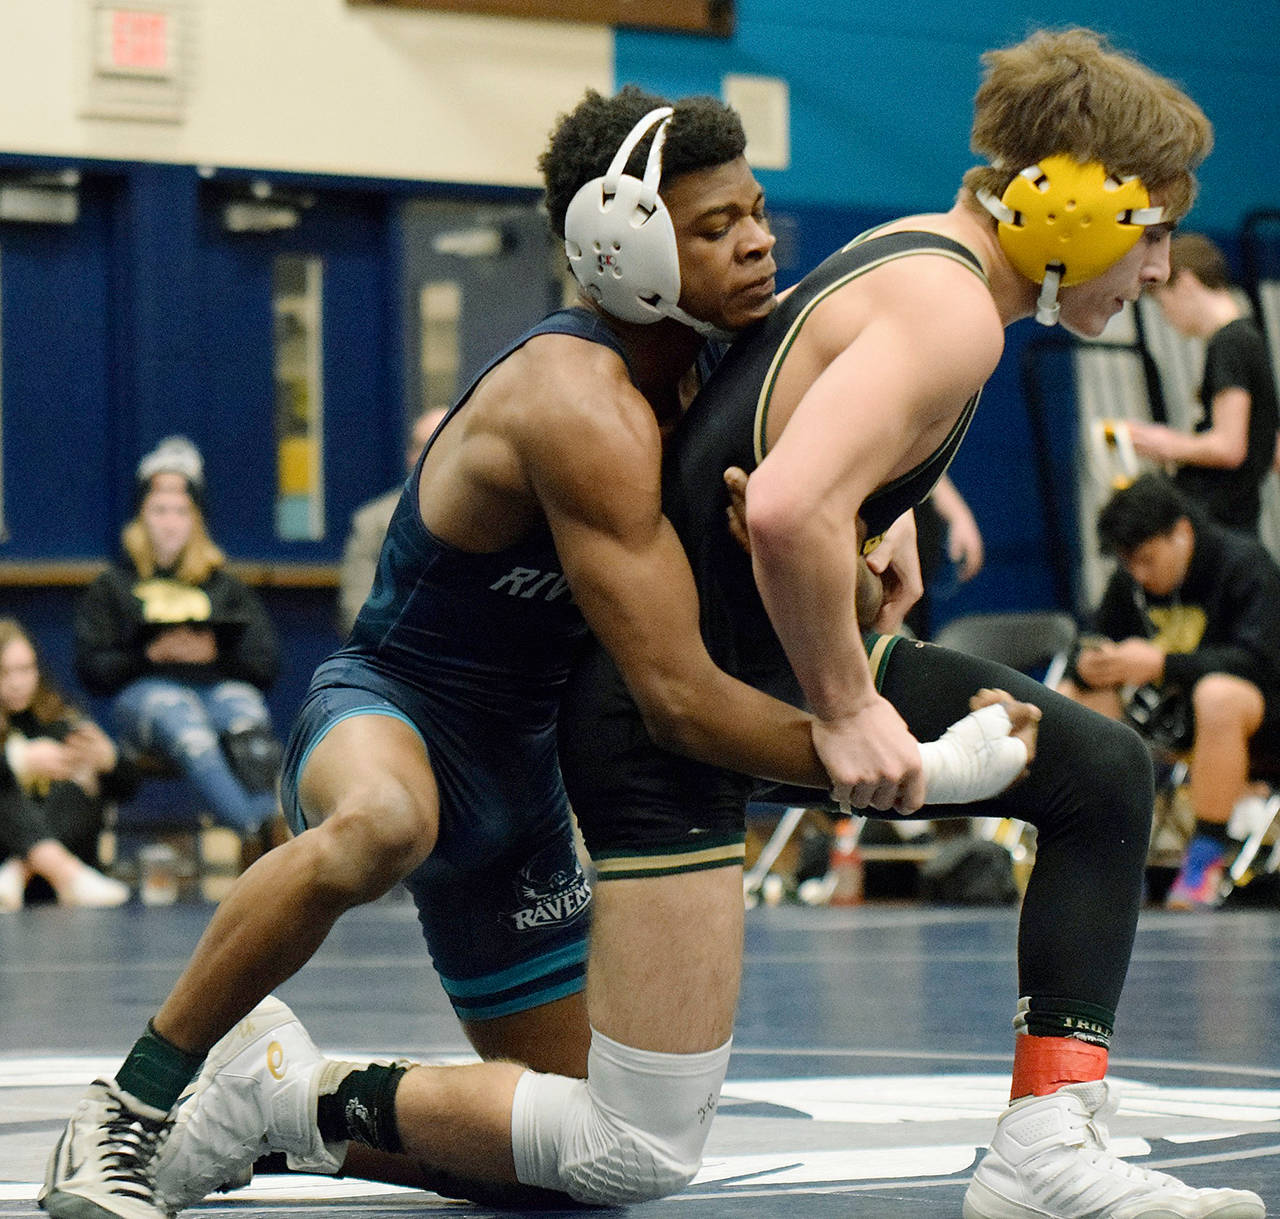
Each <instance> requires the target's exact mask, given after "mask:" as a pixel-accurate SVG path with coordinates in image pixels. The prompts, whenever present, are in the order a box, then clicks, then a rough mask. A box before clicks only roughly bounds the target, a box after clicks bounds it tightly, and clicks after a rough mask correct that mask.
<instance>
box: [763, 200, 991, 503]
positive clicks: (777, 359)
mask: <svg viewBox="0 0 1280 1219" xmlns="http://www.w3.org/2000/svg"><path fill="white" fill-rule="evenodd" d="M883 227H885V226H881V228H883ZM925 231H926V230H923V229H900V230H898V232H897V233H885V234H881V231H880V228H875V229H870V230H869V231H868V232H866V233H862V234H861V235H859V236H857V237H855V238H854V239H853V240H852V241H851V242H849V243H848V245H846V246H843V247H842V248H841V250H840V252H841V253H844V251H845V250H850V249H852V248H853V247H854V246H858V245H862V244H863V243H864V242H866V241H870V240H871V239H872V238H873V237H876V236H878V235H883V236H886V237H892V236H897V235H898V233H923V232H925ZM933 236H937V237H943V238H945V239H946V240H948V241H954V240H955V238H953V237H947V236H946V234H945V233H936V234H933ZM966 248H967V247H966ZM917 254H930V255H933V256H934V257H941V258H949V259H951V260H952V261H953V262H958V263H959V264H960V265H961V266H963V267H966V268H968V269H969V270H970V271H972V272H973V273H974V274H975V275H976V276H977V277H978V278H979V279H980V280H982V282H983V283H984V284H986V285H987V286H988V287H990V284H991V281H990V280H989V279H988V278H987V275H986V272H985V271H983V270H982V268H981V267H979V266H975V265H974V264H973V263H972V262H970V261H969V259H968V258H966V257H965V256H964V255H963V254H961V253H959V252H958V251H956V250H948V249H944V248H942V247H940V246H939V247H935V246H929V247H926V248H924V249H912V250H894V251H893V252H892V253H889V254H885V255H884V256H883V257H881V258H877V259H875V260H874V261H872V262H869V263H867V264H866V265H865V266H861V267H856V268H854V269H853V270H852V271H850V272H849V273H848V274H847V275H842V276H841V277H840V278H839V279H837V280H835V281H833V282H832V283H830V284H828V285H827V286H826V287H825V288H823V289H822V290H821V291H820V292H818V293H816V294H815V295H814V297H813V299H812V300H811V301H809V302H808V303H807V304H806V305H805V306H804V308H803V309H801V310H800V312H799V313H798V314H797V315H796V319H795V321H793V322H792V323H791V325H790V327H789V328H788V329H787V333H786V335H785V336H784V337H783V339H782V341H781V342H780V343H779V344H778V348H777V350H776V351H775V352H774V354H773V359H772V361H770V364H769V371H768V372H767V373H766V374H765V378H764V383H763V384H762V385H761V387H760V396H759V397H758V398H757V399H756V413H755V426H754V428H753V429H752V447H753V448H754V450H755V458H756V465H759V464H760V463H761V462H762V461H763V460H764V459H765V455H766V453H767V452H768V450H767V448H766V446H765V431H766V429H767V426H768V421H769V402H770V399H771V398H772V397H773V389H774V385H775V383H776V382H777V379H778V375H779V373H780V372H781V371H782V363H783V361H784V360H785V359H786V356H787V353H788V352H789V351H790V350H791V346H792V344H793V343H794V342H795V341H796V339H797V338H799V336H800V328H801V327H802V326H803V325H804V323H805V322H806V321H807V320H808V318H809V315H810V314H811V313H812V312H813V311H814V309H815V308H817V306H818V305H820V304H821V303H822V302H823V301H824V300H826V299H827V297H829V296H830V295H831V294H832V293H833V292H835V291H836V290H837V289H839V288H843V287H845V286H846V285H847V284H850V283H852V282H853V281H854V280H855V279H857V278H859V276H862V275H865V274H866V273H867V272H868V271H874V270H875V269H876V268H877V267H881V266H884V265H885V263H889V262H894V261H896V260H897V259H899V258H910V257H912V256H914V255H917ZM974 257H975V258H976V257H977V255H974ZM973 405H974V406H976V405H977V402H976V395H975V400H974V402H973ZM971 415H972V411H964V412H962V414H961V419H959V420H957V421H956V427H959V426H960V424H961V422H962V421H963V422H965V423H966V425H967V422H968V417H970V416H971ZM954 434H955V428H953V429H952V430H951V432H949V433H948V434H947V436H948V439H950V438H951V436H952V435H954ZM939 447H942V446H939ZM911 473H914V471H910V472H908V474H904V475H903V476H902V477H903V478H907V477H909V476H910V474H911ZM898 481H900V480H898V479H895V480H894V483H891V484H888V485H889V486H893V485H894V484H896V483H897V482H898ZM882 489H883V488H882Z"/></svg>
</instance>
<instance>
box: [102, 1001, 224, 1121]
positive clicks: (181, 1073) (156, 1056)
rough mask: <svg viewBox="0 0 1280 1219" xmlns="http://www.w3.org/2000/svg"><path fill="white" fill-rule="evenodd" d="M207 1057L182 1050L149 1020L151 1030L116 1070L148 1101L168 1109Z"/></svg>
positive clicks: (128, 1087) (123, 1085)
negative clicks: (161, 1033)
mask: <svg viewBox="0 0 1280 1219" xmlns="http://www.w3.org/2000/svg"><path fill="white" fill-rule="evenodd" d="M204 1057H205V1056H204V1055H203V1054H189V1053H188V1052H187V1051H186V1050H180V1049H179V1048H178V1047H177V1046H176V1045H174V1044H173V1042H172V1041H168V1040H167V1039H166V1038H164V1037H162V1036H161V1035H160V1034H159V1033H157V1032H156V1030H155V1025H153V1024H152V1023H151V1021H150V1020H148V1021H147V1031H146V1032H145V1033H143V1034H142V1036H141V1037H139V1038H138V1040H137V1041H136V1042H135V1043H134V1046H133V1049H131V1050H130V1051H129V1054H128V1056H127V1057H126V1058H125V1060H124V1063H123V1064H122V1065H121V1067H120V1070H119V1071H117V1072H116V1083H117V1084H118V1085H119V1086H120V1087H121V1088H123V1089H124V1090H125V1091H126V1092H128V1093H129V1095H130V1096H134V1097H137V1099H138V1100H140V1101H141V1102H142V1103H143V1104H144V1105H150V1106H152V1108H155V1109H163V1110H164V1112H165V1113H168V1112H169V1110H170V1109H172V1108H173V1106H174V1105H175V1104H176V1103H177V1100H178V1097H179V1095H180V1094H181V1092H182V1089H183V1088H185V1087H186V1086H187V1084H189V1083H190V1082H191V1080H192V1079H193V1078H194V1077H195V1074H196V1072H197V1071H199V1070H200V1065H201V1063H203V1062H204Z"/></svg>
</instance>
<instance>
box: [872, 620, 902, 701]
mask: <svg viewBox="0 0 1280 1219" xmlns="http://www.w3.org/2000/svg"><path fill="white" fill-rule="evenodd" d="M906 641H907V639H906V636H905V635H877V634H875V633H874V632H872V631H868V632H867V633H866V634H865V635H863V637H862V644H863V647H865V648H866V649H867V661H868V663H869V664H870V666H871V678H872V680H873V681H874V682H875V686H876V690H877V691H879V689H880V683H881V681H882V680H883V678H884V674H885V670H886V669H887V668H888V667H889V656H890V654H891V653H892V652H893V649H894V648H896V647H897V646H898V644H900V643H905V642H906Z"/></svg>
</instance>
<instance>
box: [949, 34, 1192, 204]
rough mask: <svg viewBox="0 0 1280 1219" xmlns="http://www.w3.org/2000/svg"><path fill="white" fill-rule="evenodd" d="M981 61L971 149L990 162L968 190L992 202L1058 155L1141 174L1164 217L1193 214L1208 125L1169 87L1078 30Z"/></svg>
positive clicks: (971, 175) (973, 175)
mask: <svg viewBox="0 0 1280 1219" xmlns="http://www.w3.org/2000/svg"><path fill="white" fill-rule="evenodd" d="M982 61H983V63H984V65H985V67H986V73H985V77H984V79H983V82H982V84H981V86H979V88H978V92H977V94H976V96H975V98H974V119H973V131H972V133H971V136H970V147H971V148H972V149H973V151H974V152H976V153H977V154H978V155H979V156H983V157H986V158H987V160H988V161H989V162H990V164H989V165H983V166H977V167H975V168H973V169H970V170H969V171H968V172H967V173H966V174H965V176H964V185H965V187H966V188H967V189H968V190H969V191H970V192H972V193H974V194H976V193H977V191H978V190H980V189H985V190H988V191H990V192H991V193H992V194H993V195H995V196H996V197H997V198H999V197H1000V196H1001V195H1003V194H1004V191H1005V189H1006V188H1007V187H1008V185H1009V183H1010V182H1012V181H1013V179H1014V178H1015V177H1016V176H1017V175H1018V174H1019V173H1020V172H1021V171H1022V170H1023V169H1025V168H1026V167H1027V166H1029V165H1034V164H1035V163H1036V162H1037V161H1039V160H1040V158H1041V157H1047V156H1052V155H1054V154H1055V153H1061V154H1065V155H1068V156H1071V157H1073V158H1074V159H1075V160H1077V161H1081V162H1085V163H1087V162H1091V161H1098V162H1101V164H1102V165H1104V166H1105V167H1106V168H1107V170H1109V171H1110V172H1111V173H1114V174H1117V175H1120V176H1127V175H1129V174H1134V175H1136V176H1137V177H1139V178H1141V179H1142V182H1143V185H1145V186H1146V188H1147V190H1148V191H1149V192H1151V193H1155V192H1159V193H1160V194H1161V195H1162V196H1163V202H1164V206H1165V218H1166V219H1167V220H1169V221H1177V220H1179V219H1181V218H1182V217H1183V216H1185V215H1186V214H1187V212H1188V211H1190V210H1191V204H1192V202H1193V201H1194V200H1195V195H1196V179H1195V175H1194V173H1193V172H1192V171H1193V170H1194V169H1195V168H1196V166H1198V165H1199V164H1200V162H1201V161H1203V160H1204V158H1205V157H1206V156H1208V154H1209V150H1210V149H1211V148H1212V147H1213V126H1212V124H1211V123H1210V122H1209V120H1208V119H1207V118H1206V117H1205V114H1204V111H1202V110H1201V109H1200V107H1199V106H1197V105H1196V103H1195V102H1194V101H1192V100H1191V98H1190V97H1188V96H1187V95H1186V94H1185V93H1184V92H1183V91H1182V90H1181V89H1179V88H1178V87H1177V85H1175V84H1174V83H1173V82H1172V81H1170V80H1167V79H1165V78H1164V77H1163V76H1159V75H1157V74H1156V73H1155V72H1153V71H1151V69H1150V68H1147V67H1145V66H1144V65H1143V64H1141V63H1139V62H1138V61H1137V60H1136V59H1133V58H1131V57H1130V56H1128V55H1125V54H1123V53H1122V52H1119V51H1116V50H1114V49H1113V48H1112V47H1111V46H1110V44H1109V43H1108V42H1107V40H1106V39H1105V38H1103V37H1102V35H1100V34H1096V33H1095V32H1094V31H1093V30H1086V29H1080V28H1076V29H1068V30H1060V31H1052V30H1039V31H1037V32H1036V33H1034V34H1032V35H1031V36H1030V37H1029V38H1027V39H1025V40H1024V41H1023V42H1020V43H1018V44H1017V45H1016V46H1012V47H1006V48H1004V49H1002V50H994V51H988V52H986V54H984V55H983V56H982ZM975 206H976V205H975Z"/></svg>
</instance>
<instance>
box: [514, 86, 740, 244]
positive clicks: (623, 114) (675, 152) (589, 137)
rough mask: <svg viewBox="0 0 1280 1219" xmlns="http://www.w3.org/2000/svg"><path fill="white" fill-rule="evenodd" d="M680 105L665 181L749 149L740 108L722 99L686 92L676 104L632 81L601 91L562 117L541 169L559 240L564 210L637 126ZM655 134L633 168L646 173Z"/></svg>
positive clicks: (665, 157)
mask: <svg viewBox="0 0 1280 1219" xmlns="http://www.w3.org/2000/svg"><path fill="white" fill-rule="evenodd" d="M659 106H673V107H674V108H675V114H674V115H673V116H672V118H671V125H670V126H669V127H668V128H667V138H666V143H665V144H664V145H663V147H662V181H663V182H664V183H666V182H670V181H671V179H673V178H677V177H679V176H680V175H681V174H687V173H692V172H693V171H694V170H698V169H710V168H713V167H714V166H716V165H724V164H726V163H727V162H729V161H733V160H736V159H737V158H738V157H740V156H741V155H742V154H743V151H744V150H745V149H746V146H747V137H746V135H745V134H744V132H743V130H742V120H741V119H739V118H738V113H737V111H736V110H734V109H732V108H731V107H729V106H726V105H725V104H724V102H722V101H720V100H719V98H715V97H707V96H699V97H686V98H682V99H681V100H680V101H678V102H670V101H668V100H667V99H666V98H664V97H659V96H658V95H657V94H654V93H646V92H645V91H644V90H643V89H640V88H638V87H637V86H635V85H626V86H624V87H623V88H622V89H620V90H619V91H618V92H617V93H616V94H615V95H614V96H613V97H605V96H603V95H602V94H600V93H597V92H596V91H595V90H594V89H588V90H587V93H586V96H585V97H584V98H583V99H582V101H580V102H579V103H578V104H577V106H575V107H574V108H573V110H572V111H570V112H569V113H568V114H565V115H561V116H560V119H559V121H558V122H557V123H556V126H555V129H554V130H553V131H552V132H551V138H550V139H549V140H548V142H547V147H546V149H545V150H544V151H543V153H542V156H540V157H539V158H538V168H539V170H541V171H542V179H543V183H544V184H545V188H546V195H545V203H546V208H547V219H548V221H549V222H550V224H551V230H552V232H553V233H555V235H556V236H557V237H563V236H564V214H565V212H566V210H567V209H568V207H569V201H570V200H571V199H572V198H573V196H574V195H576V194H577V193H578V190H579V189H580V188H581V187H582V186H583V184H584V183H587V182H590V181H591V179H592V178H598V177H600V175H601V174H603V173H604V172H605V170H607V169H608V168H609V162H610V161H612V160H613V154H614V153H615V152H617V151H618V146H619V145H620V144H621V143H622V141H623V140H625V139H626V138H627V135H628V133H629V132H630V131H631V129H632V128H633V127H634V126H635V125H636V124H637V123H638V122H639V121H640V120H641V119H642V118H644V116H645V115H646V114H648V113H649V111H650V110H655V109H657V108H658V107H659ZM652 143H653V134H652V132H650V133H648V134H646V135H645V137H644V138H643V139H642V140H641V141H640V143H639V145H638V146H637V148H636V150H635V151H634V152H633V153H632V154H631V159H630V161H628V162H627V172H628V173H634V174H636V175H637V176H642V175H643V173H644V165H645V159H646V158H647V157H648V155H649V146H650V145H651V144H652Z"/></svg>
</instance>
